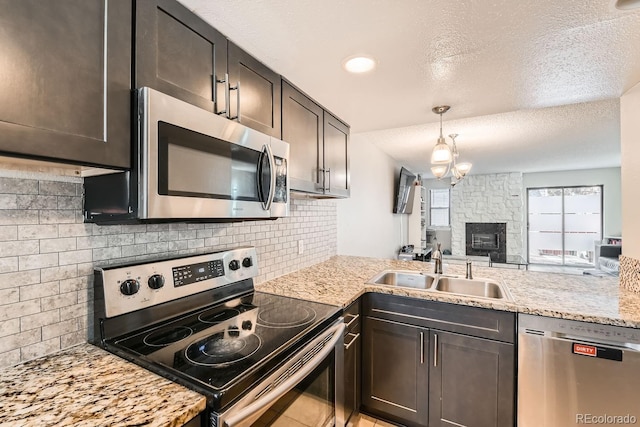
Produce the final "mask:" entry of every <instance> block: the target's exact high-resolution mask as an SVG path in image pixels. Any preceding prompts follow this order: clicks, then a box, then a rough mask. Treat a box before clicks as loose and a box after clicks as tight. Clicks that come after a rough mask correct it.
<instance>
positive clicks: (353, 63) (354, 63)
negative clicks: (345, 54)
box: [342, 55, 376, 74]
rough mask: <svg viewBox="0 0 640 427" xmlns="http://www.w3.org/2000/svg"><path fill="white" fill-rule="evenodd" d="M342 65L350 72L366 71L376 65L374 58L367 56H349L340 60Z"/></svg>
mask: <svg viewBox="0 0 640 427" xmlns="http://www.w3.org/2000/svg"><path fill="white" fill-rule="evenodd" d="M342 66H343V67H344V69H345V70H347V71H348V72H350V73H356V74H359V73H366V72H368V71H371V70H373V69H374V68H375V67H376V60H375V59H373V58H371V57H369V56H362V55H359V56H350V57H349V58H347V59H345V60H344V61H343V62H342Z"/></svg>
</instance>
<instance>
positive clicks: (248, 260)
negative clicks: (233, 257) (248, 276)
mask: <svg viewBox="0 0 640 427" xmlns="http://www.w3.org/2000/svg"><path fill="white" fill-rule="evenodd" d="M252 265H253V260H252V259H251V257H246V258H245V259H243V260H242V266H243V267H246V268H249V267H251V266H252Z"/></svg>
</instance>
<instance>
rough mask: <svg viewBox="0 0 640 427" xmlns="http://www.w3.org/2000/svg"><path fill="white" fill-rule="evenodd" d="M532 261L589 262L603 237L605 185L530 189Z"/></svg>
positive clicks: (578, 263) (529, 238)
mask: <svg viewBox="0 0 640 427" xmlns="http://www.w3.org/2000/svg"><path fill="white" fill-rule="evenodd" d="M527 192H528V202H527V204H528V217H529V219H528V229H529V237H528V242H529V262H532V263H540V264H562V265H574V266H575V265H579V266H588V265H592V264H593V260H594V242H596V241H600V240H601V239H602V186H593V187H550V188H531V189H528V191H527Z"/></svg>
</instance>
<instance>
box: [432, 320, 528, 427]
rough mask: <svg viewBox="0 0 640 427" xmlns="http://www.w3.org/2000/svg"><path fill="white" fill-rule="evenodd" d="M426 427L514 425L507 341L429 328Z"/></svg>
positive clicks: (511, 351)
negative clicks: (427, 426) (430, 350)
mask: <svg viewBox="0 0 640 427" xmlns="http://www.w3.org/2000/svg"><path fill="white" fill-rule="evenodd" d="M430 339H431V342H432V343H433V353H432V357H431V363H430V365H431V366H430V367H429V426H430V427H436V426H438V427H439V426H442V427H444V426H447V427H449V426H469V427H472V426H473V427H483V426H487V427H490V426H500V427H502V426H511V425H513V419H514V414H513V396H514V375H513V373H514V369H515V366H514V357H515V354H514V348H513V345H512V344H506V343H502V342H497V341H491V340H486V339H482V338H475V337H469V336H465V335H459V334H453V333H449V332H443V331H431V334H430Z"/></svg>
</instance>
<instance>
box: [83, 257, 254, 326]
mask: <svg viewBox="0 0 640 427" xmlns="http://www.w3.org/2000/svg"><path fill="white" fill-rule="evenodd" d="M257 261H258V256H257V253H256V250H255V248H253V247H241V248H236V249H232V250H228V251H223V252H213V253H208V254H203V255H193V256H188V257H181V258H174V259H166V260H160V261H155V262H148V263H138V264H128V265H123V266H116V267H106V268H96V269H95V278H96V284H97V285H98V287H99V288H100V287H101V288H102V291H103V293H104V302H105V312H106V316H107V317H113V316H117V315H120V314H124V313H129V312H132V311H135V310H140V309H141V308H146V307H151V306H153V305H157V304H160V303H163V302H168V301H173V300H176V299H179V298H182V297H186V296H189V295H193V294H196V293H199V292H204V291H207V290H209V289H213V288H216V287H218V286H224V285H228V284H231V283H234V282H239V281H241V280H244V279H251V278H254V277H256V276H257V275H258V265H257Z"/></svg>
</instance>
